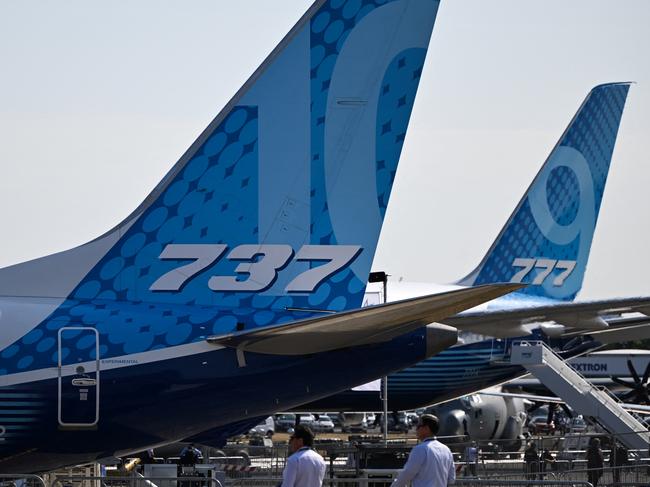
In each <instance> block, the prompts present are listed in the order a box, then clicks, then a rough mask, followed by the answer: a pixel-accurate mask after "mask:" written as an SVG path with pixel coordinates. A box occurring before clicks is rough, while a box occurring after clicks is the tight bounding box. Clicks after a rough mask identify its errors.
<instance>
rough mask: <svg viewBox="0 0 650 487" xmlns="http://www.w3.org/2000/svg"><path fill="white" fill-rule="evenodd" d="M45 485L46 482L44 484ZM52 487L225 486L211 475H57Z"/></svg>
mask: <svg viewBox="0 0 650 487" xmlns="http://www.w3.org/2000/svg"><path fill="white" fill-rule="evenodd" d="M43 485H45V484H43ZM50 487H224V486H223V484H222V483H221V482H220V481H219V480H217V479H213V478H209V477H189V476H188V477H143V476H139V475H130V476H128V477H114V476H107V477H81V476H65V477H56V479H55V480H54V481H53V482H52V485H51V486H50Z"/></svg>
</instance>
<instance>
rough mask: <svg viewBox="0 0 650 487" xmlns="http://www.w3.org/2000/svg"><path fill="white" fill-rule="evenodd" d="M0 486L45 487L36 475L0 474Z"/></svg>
mask: <svg viewBox="0 0 650 487" xmlns="http://www.w3.org/2000/svg"><path fill="white" fill-rule="evenodd" d="M0 485H2V486H10V487H47V485H46V484H45V480H43V478H42V477H39V476H38V475H13V474H0Z"/></svg>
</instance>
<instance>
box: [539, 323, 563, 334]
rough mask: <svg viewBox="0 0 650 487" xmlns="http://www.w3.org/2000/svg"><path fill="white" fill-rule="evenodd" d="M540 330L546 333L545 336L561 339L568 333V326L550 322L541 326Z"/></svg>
mask: <svg viewBox="0 0 650 487" xmlns="http://www.w3.org/2000/svg"><path fill="white" fill-rule="evenodd" d="M540 328H541V330H542V333H544V335H546V336H547V337H551V338H558V337H561V336H562V335H563V334H564V332H566V326H564V325H560V324H559V323H556V322H555V321H548V322H546V323H542V324H541V325H540Z"/></svg>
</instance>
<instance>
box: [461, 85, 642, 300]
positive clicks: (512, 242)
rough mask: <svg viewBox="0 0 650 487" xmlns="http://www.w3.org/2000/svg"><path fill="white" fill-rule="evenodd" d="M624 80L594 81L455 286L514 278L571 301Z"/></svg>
mask: <svg viewBox="0 0 650 487" xmlns="http://www.w3.org/2000/svg"><path fill="white" fill-rule="evenodd" d="M629 87H630V84H629V83H608V84H603V85H599V86H596V87H595V88H593V89H592V90H591V92H590V93H589V94H588V95H587V98H586V99H585V101H584V102H583V103H582V106H581V107H580V108H579V110H578V112H577V113H576V114H575V116H574V117H573V120H571V122H570V123H569V126H568V127H567V129H566V130H565V131H564V133H563V134H562V137H560V140H559V141H558V143H557V145H556V146H555V148H554V149H553V150H552V151H551V154H550V156H549V157H548V159H547V160H546V162H545V163H544V165H543V166H542V169H541V170H540V172H539V173H538V174H537V177H536V178H535V180H534V181H533V182H532V184H531V185H530V187H529V188H528V191H527V192H526V194H525V195H524V197H523V198H522V200H521V201H520V202H519V205H518V206H517V208H516V209H515V211H514V213H513V214H512V216H511V217H510V219H509V220H508V222H507V223H506V225H505V227H503V230H501V233H500V234H499V236H498V237H497V239H496V241H495V242H494V244H493V245H492V248H490V250H489V251H488V253H487V255H486V256H485V257H484V259H483V261H482V262H481V263H480V264H479V266H478V267H477V268H476V269H475V270H474V271H472V272H471V273H470V274H469V275H468V276H467V277H465V278H464V279H462V280H461V281H460V282H459V284H462V285H474V284H484V283H488V282H508V281H510V282H521V283H526V284H528V286H527V287H526V288H524V289H522V290H521V291H519V292H518V293H515V294H513V295H512V297H513V298H515V297H516V294H519V293H521V294H526V295H529V296H540V297H545V298H550V299H556V300H564V301H571V300H573V299H574V298H575V296H576V294H577V293H578V291H580V288H581V287H582V281H583V278H584V274H585V269H586V266H587V261H588V259H589V250H590V248H591V242H592V240H593V236H594V231H595V228H596V222H597V221H598V213H599V211H600V204H601V201H602V198H603V193H604V191H605V183H606V182H607V174H608V172H609V164H610V162H611V160H612V153H613V151H614V144H615V142H616V135H617V133H618V127H619V123H620V121H621V116H622V114H623V107H624V105H625V99H626V98H627V93H628V89H629Z"/></svg>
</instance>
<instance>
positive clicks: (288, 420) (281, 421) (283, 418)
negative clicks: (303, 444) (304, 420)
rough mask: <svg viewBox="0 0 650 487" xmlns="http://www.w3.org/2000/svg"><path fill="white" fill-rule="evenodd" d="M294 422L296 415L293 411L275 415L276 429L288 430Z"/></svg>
mask: <svg viewBox="0 0 650 487" xmlns="http://www.w3.org/2000/svg"><path fill="white" fill-rule="evenodd" d="M295 424H296V415H295V414H293V413H281V414H276V415H275V429H276V431H289V430H290V429H293V427H294V425H295Z"/></svg>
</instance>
